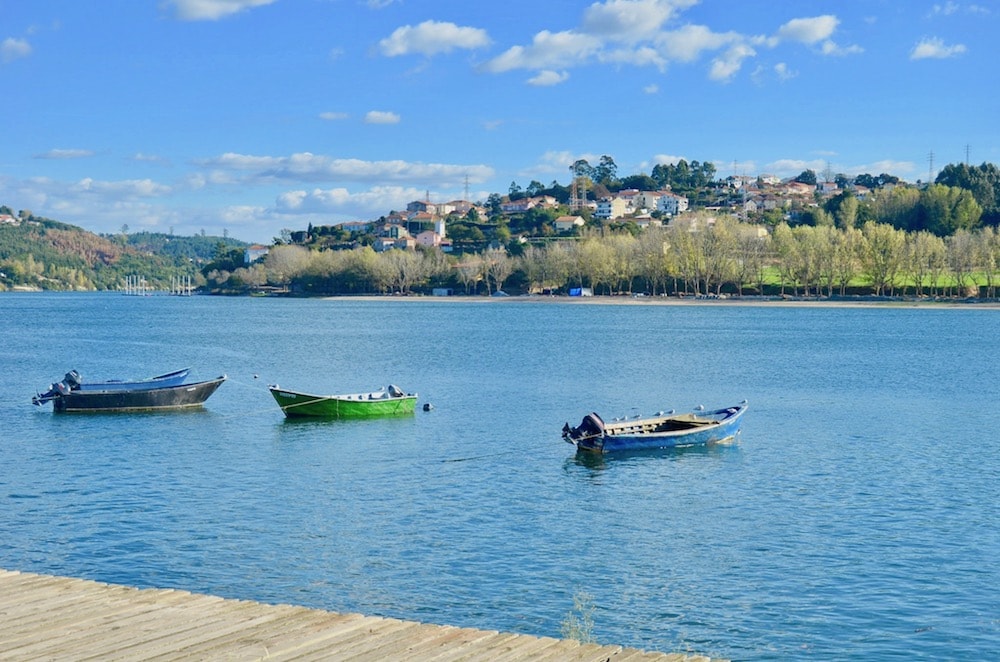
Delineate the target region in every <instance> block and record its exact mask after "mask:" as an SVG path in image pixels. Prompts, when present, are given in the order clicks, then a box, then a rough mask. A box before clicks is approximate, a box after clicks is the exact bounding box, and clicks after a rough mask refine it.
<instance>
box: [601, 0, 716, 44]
mask: <svg viewBox="0 0 1000 662" xmlns="http://www.w3.org/2000/svg"><path fill="white" fill-rule="evenodd" d="M697 3H698V0H675V1H673V2H664V1H663V0H607V2H604V3H599V2H595V3H594V4H592V5H590V7H588V8H587V10H586V11H585V12H584V14H583V31H584V32H587V33H589V34H594V35H603V36H606V37H610V38H613V39H619V40H623V41H638V40H641V39H649V38H651V37H653V36H654V35H655V34H656V33H657V32H658V31H659V30H660V28H661V27H662V25H663V24H664V23H666V22H667V21H669V20H670V19H671V18H673V17H674V16H675V15H676V14H677V11H678V9H686V8H687V7H690V6H692V5H695V4H697Z"/></svg>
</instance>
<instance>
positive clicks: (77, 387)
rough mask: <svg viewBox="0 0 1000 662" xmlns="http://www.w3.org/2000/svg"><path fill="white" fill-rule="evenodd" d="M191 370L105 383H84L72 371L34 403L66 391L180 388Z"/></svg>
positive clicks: (35, 398)
mask: <svg viewBox="0 0 1000 662" xmlns="http://www.w3.org/2000/svg"><path fill="white" fill-rule="evenodd" d="M190 371H191V369H190V368H184V369H182V370H175V371H173V372H167V373H164V374H162V375H156V376H155V377H147V378H146V379H109V380H107V381H103V382H88V381H84V379H83V377H81V376H80V373H78V372H77V371H76V370H70V371H69V372H67V373H66V376H65V377H63V380H62V381H61V382H59V383H58V384H50V385H49V390H48V391H46V392H45V393H39V394H38V395H36V396H35V397H34V398H32V402H34V403H35V404H36V405H41V404H44V403H46V402H48V401H49V400H51V399H53V398H54V397H55V396H56V395H58V394H59V393H62V392H65V391H144V390H148V389H155V388H164V387H166V386H179V385H180V384H183V383H184V380H185V379H187V376H188V373H189V372H190Z"/></svg>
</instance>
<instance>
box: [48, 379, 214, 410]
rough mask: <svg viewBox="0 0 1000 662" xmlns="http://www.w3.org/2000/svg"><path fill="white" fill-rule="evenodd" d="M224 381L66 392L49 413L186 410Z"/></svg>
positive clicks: (57, 397)
mask: <svg viewBox="0 0 1000 662" xmlns="http://www.w3.org/2000/svg"><path fill="white" fill-rule="evenodd" d="M224 381H226V377H225V375H223V376H221V377H219V378H217V379H212V380H209V381H204V382H196V383H194V384H181V385H179V386H168V387H165V388H154V389H143V390H132V391H128V390H126V391H70V392H69V393H66V394H58V395H56V396H55V397H54V398H52V407H53V410H54V411H56V412H60V413H73V412H121V411H150V410H161V409H186V408H190V407H200V406H202V405H203V404H204V403H205V401H206V400H208V398H209V397H210V396H211V395H212V394H213V393H215V391H216V390H217V389H218V388H219V386H221V385H222V382H224Z"/></svg>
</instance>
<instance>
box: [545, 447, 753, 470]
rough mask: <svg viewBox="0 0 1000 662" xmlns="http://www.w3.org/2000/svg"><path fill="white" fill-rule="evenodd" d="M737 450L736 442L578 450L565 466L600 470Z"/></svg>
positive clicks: (727, 453)
mask: <svg viewBox="0 0 1000 662" xmlns="http://www.w3.org/2000/svg"><path fill="white" fill-rule="evenodd" d="M736 452H739V444H734V443H727V444H708V445H704V446H686V447H680V448H646V449H638V450H624V451H615V452H613V453H592V452H588V451H582V450H577V451H576V454H575V455H574V456H573V457H571V458H569V459H567V460H566V465H565V466H566V468H572V467H573V466H577V467H582V468H584V469H589V470H591V471H594V472H599V471H604V470H606V469H610V468H612V467H613V466H625V465H630V464H640V463H644V462H670V461H673V462H679V461H690V460H695V459H702V458H710V457H722V456H724V455H729V454H731V453H736Z"/></svg>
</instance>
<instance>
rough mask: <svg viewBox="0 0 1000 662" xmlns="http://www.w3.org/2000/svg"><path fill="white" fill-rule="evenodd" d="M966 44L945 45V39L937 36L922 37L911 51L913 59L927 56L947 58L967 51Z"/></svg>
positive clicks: (921, 58) (922, 58)
mask: <svg viewBox="0 0 1000 662" xmlns="http://www.w3.org/2000/svg"><path fill="white" fill-rule="evenodd" d="M965 50H966V49H965V46H964V45H962V44H955V45H954V46H947V45H945V43H944V41H942V40H941V39H939V38H937V37H928V38H925V39H922V40H921V41H920V42H919V43H918V44H917V45H916V46H914V47H913V51H911V52H910V59H911V60H924V59H927V58H935V59H945V58H950V57H955V56H956V55H961V54H962V53H964V52H965Z"/></svg>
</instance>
